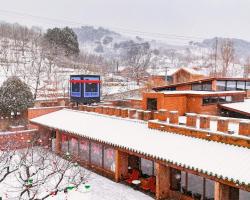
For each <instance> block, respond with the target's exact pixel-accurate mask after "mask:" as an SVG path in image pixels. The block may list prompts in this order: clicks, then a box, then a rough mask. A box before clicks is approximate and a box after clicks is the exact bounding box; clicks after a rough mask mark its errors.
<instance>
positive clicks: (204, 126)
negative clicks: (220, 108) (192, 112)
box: [200, 115, 210, 129]
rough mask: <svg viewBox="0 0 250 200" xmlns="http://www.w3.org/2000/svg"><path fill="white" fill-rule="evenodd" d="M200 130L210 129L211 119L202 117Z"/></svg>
mask: <svg viewBox="0 0 250 200" xmlns="http://www.w3.org/2000/svg"><path fill="white" fill-rule="evenodd" d="M200 128H202V129H210V117H209V116H206V115H200Z"/></svg>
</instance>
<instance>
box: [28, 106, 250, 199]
mask: <svg viewBox="0 0 250 200" xmlns="http://www.w3.org/2000/svg"><path fill="white" fill-rule="evenodd" d="M70 107H71V108H70V109H62V110H57V111H55V112H52V110H50V112H51V113H48V114H45V115H41V116H39V117H37V116H36V114H37V115H40V114H41V111H40V110H39V109H38V108H37V109H31V110H29V112H30V113H32V114H30V115H29V118H30V122H31V123H32V125H33V126H35V127H37V128H38V131H39V134H42V135H48V134H49V135H50V137H53V138H55V139H53V140H51V141H53V144H52V145H51V146H52V150H53V151H55V152H56V153H58V154H59V155H64V154H70V155H72V156H73V157H74V158H75V159H76V161H77V162H79V163H80V164H81V165H83V166H85V167H87V168H88V169H91V170H93V171H95V172H97V173H99V174H101V175H103V176H106V177H109V178H110V179H112V180H114V181H116V182H122V183H125V184H128V185H131V186H132V187H134V188H135V189H138V190H140V191H143V192H146V193H148V194H149V195H152V196H154V197H155V198H156V199H166V198H172V199H183V200H192V199H207V200H208V199H210V200H212V199H215V200H247V199H249V198H250V185H249V184H250V176H249V166H250V157H249V155H250V151H249V148H250V122H249V121H242V120H241V121H238V124H237V126H234V128H235V129H237V131H235V132H234V133H233V134H232V133H229V127H230V126H231V125H230V123H231V121H230V118H218V119H217V120H216V122H213V123H212V119H211V117H209V116H205V115H197V114H194V113H186V116H185V119H184V120H183V117H180V116H179V115H178V112H177V111H171V110H169V111H167V110H164V109H160V110H158V111H157V112H154V113H153V114H152V112H150V111H146V110H144V111H143V110H138V109H131V108H130V109H129V108H120V107H114V106H106V105H105V106H104V105H96V106H88V105H80V106H78V107H75V106H73V104H71V105H70ZM41 110H42V108H41ZM180 121H182V122H184V123H181V124H180V123H179V122H180ZM234 123H235V122H234ZM97 124H98V125H97ZM232 158H233V159H232Z"/></svg>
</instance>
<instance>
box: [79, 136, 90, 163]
mask: <svg viewBox="0 0 250 200" xmlns="http://www.w3.org/2000/svg"><path fill="white" fill-rule="evenodd" d="M79 156H80V159H81V160H84V161H89V142H88V141H87V140H81V141H80V144H79Z"/></svg>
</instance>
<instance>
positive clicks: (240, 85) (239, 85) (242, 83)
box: [237, 81, 245, 90]
mask: <svg viewBox="0 0 250 200" xmlns="http://www.w3.org/2000/svg"><path fill="white" fill-rule="evenodd" d="M237 90H245V81H237Z"/></svg>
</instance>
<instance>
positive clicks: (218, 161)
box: [31, 109, 250, 184]
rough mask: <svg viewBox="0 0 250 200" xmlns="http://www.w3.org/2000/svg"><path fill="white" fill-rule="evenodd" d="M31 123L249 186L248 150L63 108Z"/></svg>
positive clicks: (132, 122)
mask: <svg viewBox="0 0 250 200" xmlns="http://www.w3.org/2000/svg"><path fill="white" fill-rule="evenodd" d="M31 122H34V123H37V124H40V125H43V126H47V127H50V128H55V129H59V130H61V131H65V132H69V133H72V134H77V135H80V136H83V137H86V138H90V139H93V140H97V141H100V142H103V143H107V144H111V145H115V146H118V147H121V148H126V149H129V150H131V151H134V152H137V153H141V154H144V155H147V156H150V157H154V158H158V159H161V160H165V161H168V162H172V163H174V164H177V165H179V166H183V167H186V168H194V169H196V170H198V171H201V170H202V171H203V172H207V173H208V174H210V175H215V174H216V175H218V176H222V177H224V178H225V177H227V178H229V179H233V180H235V181H236V180H239V181H240V183H241V182H244V183H247V184H248V183H250V170H249V166H250V156H249V155H250V149H247V148H243V147H237V146H233V145H228V144H223V143H218V142H214V141H207V140H202V139H198V138H193V137H188V136H183V135H178V134H174V133H169V132H161V131H158V130H153V129H149V128H148V127H147V123H145V122H140V121H136V120H130V119H122V118H117V117H111V116H105V115H101V114H97V113H87V112H84V111H74V110H68V109H63V110H60V111H56V112H53V113H50V114H47V115H43V116H40V117H37V118H34V119H32V120H31Z"/></svg>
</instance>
